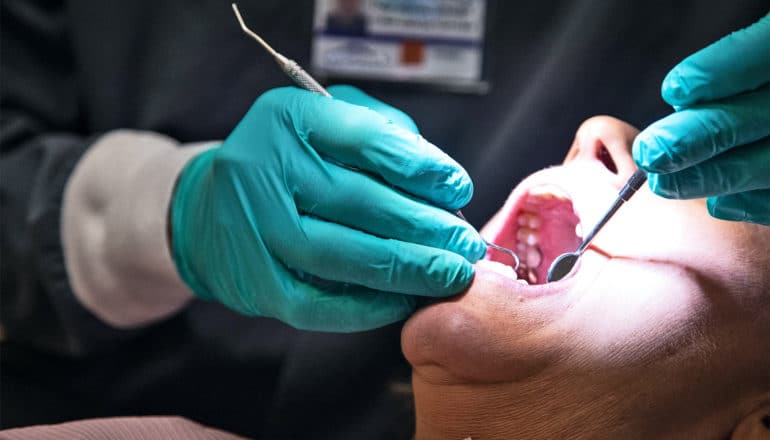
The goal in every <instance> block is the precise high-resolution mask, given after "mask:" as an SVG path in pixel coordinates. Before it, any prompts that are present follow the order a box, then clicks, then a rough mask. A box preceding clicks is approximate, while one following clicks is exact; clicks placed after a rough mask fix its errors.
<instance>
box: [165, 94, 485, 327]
mask: <svg viewBox="0 0 770 440" xmlns="http://www.w3.org/2000/svg"><path fill="white" fill-rule="evenodd" d="M330 92H331V93H332V95H334V96H336V97H337V98H327V97H323V96H319V95H315V94H313V93H310V92H307V91H304V90H300V89H296V88H292V87H288V88H281V89H275V90H271V91H269V92H267V93H265V94H264V95H262V96H261V97H260V98H259V99H257V101H256V102H255V103H254V105H253V106H252V107H251V109H250V110H249V111H248V113H247V114H246V116H244V118H243V120H241V122H240V123H239V124H238V126H237V127H236V128H235V130H233V132H232V133H231V134H230V135H229V136H228V138H227V139H226V140H225V141H224V143H223V144H222V145H221V146H220V147H218V148H214V149H212V150H209V151H207V152H204V153H202V154H200V155H199V156H196V157H195V158H193V159H192V160H191V162H190V163H189V164H188V165H187V167H185V169H184V171H183V172H182V173H181V175H180V177H179V179H178V183H177V188H176V190H175V193H174V197H173V200H172V206H171V221H172V247H173V254H174V260H175V262H176V265H177V269H178V271H179V273H180V274H181V276H182V278H183V279H184V280H185V282H186V283H187V284H188V285H189V286H190V288H191V289H192V290H193V291H194V292H195V294H196V295H197V296H199V297H201V298H204V299H211V300H216V301H220V302H222V303H224V304H225V305H226V306H228V307H230V308H232V309H234V310H236V311H238V312H240V313H243V314H246V315H253V316H267V317H274V318H277V319H279V320H281V321H284V322H286V323H288V324H290V325H292V326H294V327H297V328H300V329H308V330H323V331H339V332H350V331H360V330H366V329H371V328H376V327H379V326H383V325H385V324H389V323H392V322H395V321H398V320H401V319H404V318H406V317H407V316H408V315H409V314H410V313H411V312H412V311H413V310H414V308H415V303H416V298H415V296H414V295H419V296H428V297H443V296H448V295H452V294H455V293H458V292H460V291H462V290H463V289H465V288H466V287H467V286H468V285H469V283H470V281H471V279H472V277H473V267H472V266H471V263H470V262H469V261H475V260H477V259H479V258H481V257H482V256H483V255H484V253H485V252H486V246H485V245H484V243H483V242H482V240H481V237H480V236H479V235H478V233H477V232H476V231H475V230H474V229H473V228H472V227H470V226H469V225H467V224H466V223H465V222H463V221H461V220H460V219H458V218H457V217H455V216H454V215H453V214H451V213H450V212H449V211H447V210H456V209H458V208H460V207H462V206H464V205H465V204H466V203H467V202H468V201H469V200H470V198H471V194H472V192H473V187H472V183H471V180H470V178H469V176H468V174H467V173H466V172H465V170H463V169H462V168H461V167H460V166H459V165H458V164H457V163H456V162H455V161H453V160H452V159H451V158H449V156H447V155H446V154H444V153H443V152H442V151H440V150H439V149H438V148H437V147H435V146H434V145H432V144H430V143H429V142H427V141H426V140H425V139H424V138H422V137H421V136H419V135H418V134H417V133H416V127H415V125H414V123H413V122H412V121H411V119H410V118H409V117H408V116H406V115H405V114H404V113H402V112H400V111H398V110H396V109H394V108H392V107H390V106H388V105H386V104H384V103H382V102H380V101H377V100H375V99H374V98H371V97H369V96H367V95H365V94H364V93H363V92H361V91H359V90H357V89H354V88H352V87H344V86H340V87H332V88H330ZM340 98H344V99H346V100H349V101H351V102H353V104H351V103H349V102H345V101H343V100H341V99H340ZM354 104H360V106H359V105H354ZM340 164H344V165H346V166H341V165H340ZM351 168H355V169H351ZM359 170H360V171H359ZM298 273H299V274H300V276H298ZM302 274H304V275H302ZM306 275H311V276H312V277H315V278H316V280H315V281H317V278H320V279H322V280H326V281H332V282H331V283H330V282H326V281H324V282H315V281H314V280H311V279H310V277H307V276H306ZM309 281H313V282H309ZM341 283H350V285H343V284H341ZM319 286H321V287H319Z"/></svg>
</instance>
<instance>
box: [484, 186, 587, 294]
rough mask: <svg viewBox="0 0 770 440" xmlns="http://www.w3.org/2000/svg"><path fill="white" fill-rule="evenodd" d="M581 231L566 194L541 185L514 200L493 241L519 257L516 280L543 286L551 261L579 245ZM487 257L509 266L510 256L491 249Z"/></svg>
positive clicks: (554, 187) (557, 188) (558, 189)
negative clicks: (519, 262)
mask: <svg viewBox="0 0 770 440" xmlns="http://www.w3.org/2000/svg"><path fill="white" fill-rule="evenodd" d="M581 229H582V228H581V224H580V219H579V218H578V216H577V214H575V211H574V209H573V206H572V201H571V200H570V197H569V196H568V195H567V194H566V192H564V191H563V190H561V188H559V187H557V186H554V185H540V186H536V187H533V188H530V189H529V190H528V191H527V192H526V193H525V194H524V195H523V196H522V197H521V198H520V199H519V200H518V201H516V203H515V204H514V205H513V209H511V210H510V211H509V212H508V213H507V217H506V218H505V219H504V224H503V226H502V228H501V229H500V231H499V233H498V234H497V236H495V237H493V240H492V242H493V243H495V244H498V245H500V246H503V247H506V248H508V249H511V250H513V251H515V252H516V254H517V255H518V256H519V258H520V260H521V264H520V265H519V269H518V270H517V271H516V272H517V276H518V278H519V279H523V280H525V281H526V282H527V283H529V284H545V282H546V276H547V274H548V267H549V266H550V265H551V262H553V260H554V259H556V257H558V256H559V255H561V254H562V253H564V252H571V251H574V250H575V249H576V248H577V247H578V246H579V245H580V242H581V241H582V235H583V233H582V230H581ZM487 258H488V259H490V260H492V261H497V262H501V263H504V264H509V265H511V264H512V261H511V257H510V256H508V255H506V254H504V253H502V252H499V251H495V250H493V249H491V248H490V250H489V251H488V254H487Z"/></svg>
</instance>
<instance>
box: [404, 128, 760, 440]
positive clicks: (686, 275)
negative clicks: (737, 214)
mask: <svg viewBox="0 0 770 440" xmlns="http://www.w3.org/2000/svg"><path fill="white" fill-rule="evenodd" d="M637 132H638V130H636V129H635V128H633V127H632V126H630V125H628V124H626V123H624V122H621V121H619V120H617V119H614V118H610V117H607V116H600V117H594V118H591V119H589V120H588V121H586V122H584V123H583V124H582V125H581V127H580V128H579V130H578V131H577V134H576V137H575V141H574V143H573V145H572V148H571V149H570V151H569V153H568V155H567V159H566V160H565V163H564V164H563V165H562V166H558V167H553V168H548V169H545V170H543V171H540V172H538V173H535V174H533V175H532V176H530V177H528V178H527V179H525V180H524V181H523V182H522V183H521V184H520V185H519V186H517V188H516V189H515V190H514V191H513V193H512V194H511V196H510V198H509V200H508V201H507V202H506V204H505V206H504V207H503V208H502V210H501V211H500V212H499V213H498V214H497V215H496V216H495V217H494V218H493V219H492V220H490V222H489V223H488V224H487V225H486V226H485V227H484V229H483V230H482V235H483V236H484V237H485V238H486V239H489V240H491V241H493V242H495V240H497V239H499V238H500V236H501V235H500V234H501V231H502V230H503V229H504V225H505V223H506V221H515V220H511V219H510V218H509V217H510V215H511V212H515V210H516V207H517V206H518V205H517V204H518V203H520V200H521V199H522V197H523V196H524V195H525V194H527V192H528V191H529V190H530V189H532V188H536V187H538V186H541V185H555V186H556V187H558V188H560V189H562V190H564V191H565V192H566V193H567V194H569V196H570V197H571V199H572V203H573V207H574V210H575V212H576V213H577V215H578V217H579V218H580V222H581V225H583V227H584V228H585V229H586V230H587V229H589V228H590V227H592V226H593V224H594V223H595V222H596V221H597V220H598V219H599V218H600V217H601V215H602V214H603V213H604V211H605V210H606V209H607V208H608V207H609V206H610V204H611V203H612V201H613V200H614V199H615V197H616V196H617V193H618V191H619V189H620V188H621V187H622V186H623V185H624V183H625V181H626V180H627V179H628V177H629V176H630V175H631V174H632V173H633V172H634V171H635V169H636V168H635V166H634V163H633V160H632V159H631V155H630V148H631V147H630V146H631V143H632V141H633V138H634V136H635V135H636V134H637ZM602 149H604V150H605V151H606V152H609V156H610V157H611V161H612V163H613V164H614V168H616V170H617V173H613V172H612V171H610V169H608V166H607V165H606V163H607V160H606V158H605V159H604V161H603V160H601V159H600V156H601V154H600V151H602ZM401 342H402V349H403V352H404V354H405V356H406V357H407V359H408V360H409V362H410V363H411V364H412V366H413V378H412V382H413V390H414V396H415V405H416V417H417V425H416V438H417V439H466V438H472V439H474V440H478V439H485V438H490V439H491V438H494V439H497V438H500V439H507V438H572V439H575V438H577V439H580V438H627V439H628V438H640V439H642V438H645V439H646V438H682V439H685V438H686V439H693V438H704V439H708V438H715V439H717V438H730V437H731V436H732V438H770V428H768V427H767V426H766V425H770V228H768V227H764V226H759V225H752V224H748V223H735V222H726V221H720V220H716V219H714V218H712V217H710V216H709V215H708V213H707V211H706V207H705V202H704V200H686V201H683V200H666V199H663V198H660V197H658V196H656V195H654V194H652V193H651V192H650V190H649V189H648V188H647V186H646V185H645V186H644V187H643V188H641V189H640V190H639V191H638V193H637V195H636V196H635V197H634V198H633V199H632V200H631V201H630V203H626V205H625V206H624V207H623V208H622V209H621V210H620V211H619V212H618V214H617V215H616V216H615V218H613V219H612V220H611V221H610V222H609V223H608V224H607V225H606V226H605V228H604V229H603V230H602V232H601V233H600V234H599V235H597V237H596V238H595V240H594V242H593V244H592V246H590V247H589V249H588V250H587V251H586V253H585V254H584V255H583V257H582V258H581V261H580V263H579V266H578V268H577V270H576V271H575V272H573V274H571V275H569V276H568V277H567V278H565V279H564V280H562V281H559V282H556V283H550V284H547V285H540V286H526V285H523V284H521V283H519V282H517V281H515V280H512V279H511V278H509V277H507V276H505V275H502V274H500V273H498V272H497V271H494V270H489V269H488V264H485V263H484V262H480V263H479V264H478V265H477V270H476V276H475V278H474V281H473V283H472V285H471V287H470V288H469V289H468V290H467V291H466V292H464V293H463V294H461V295H459V296H457V297H454V298H452V299H451V300H448V301H445V302H439V303H436V304H433V305H431V306H428V307H426V308H424V309H422V310H420V311H419V312H417V313H416V314H415V315H414V316H413V317H412V318H411V319H410V320H409V321H408V322H407V323H406V325H405V326H404V329H403V332H402V341H401Z"/></svg>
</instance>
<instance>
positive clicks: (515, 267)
mask: <svg viewBox="0 0 770 440" xmlns="http://www.w3.org/2000/svg"><path fill="white" fill-rule="evenodd" d="M455 215H456V216H457V217H459V218H460V220H462V221H464V222H465V223H468V219H466V218H465V216H464V215H463V212H462V211H460V210H459V209H458V210H457V211H455ZM482 241H484V244H486V245H487V246H489V247H491V248H492V249H495V250H498V251H500V252H502V253H505V254H508V255H510V256H511V258H513V261H514V262H515V264H514V266H513V270H514V271H517V270H519V265H520V264H521V261H520V260H519V256H518V255H516V253H515V252H513V251H512V250H510V249H508V248H504V247H502V246H498V245H496V244H494V243H490V242H488V241H486V240H484V239H483V238H482Z"/></svg>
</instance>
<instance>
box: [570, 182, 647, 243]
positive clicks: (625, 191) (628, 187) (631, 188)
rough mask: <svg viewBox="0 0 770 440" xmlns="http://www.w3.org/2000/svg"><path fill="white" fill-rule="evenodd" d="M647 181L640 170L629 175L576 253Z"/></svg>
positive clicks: (589, 241)
mask: <svg viewBox="0 0 770 440" xmlns="http://www.w3.org/2000/svg"><path fill="white" fill-rule="evenodd" d="M646 181H647V175H646V174H645V173H644V171H642V170H636V172H635V173H634V174H632V175H631V177H630V178H629V179H628V181H627V182H626V184H625V185H624V186H623V188H622V189H621V190H620V192H619V193H618V197H617V198H616V199H615V202H613V203H612V206H610V209H608V210H607V212H606V213H605V214H604V216H603V217H602V218H601V220H599V222H598V223H596V226H594V228H593V229H591V232H589V233H588V235H586V237H585V238H584V239H583V242H582V243H581V244H580V247H579V248H578V249H577V251H576V252H577V254H582V253H583V252H584V251H585V250H586V248H587V247H588V245H589V244H591V241H592V240H593V239H594V237H595V236H596V234H597V233H599V231H600V230H601V229H602V228H603V227H604V225H605V224H606V223H607V222H608V221H609V220H610V219H611V218H612V216H614V215H615V213H616V212H618V210H619V209H620V207H621V206H623V203H625V202H627V201H629V200H630V199H631V196H633V195H634V194H636V190H638V189H639V188H641V186H642V185H643V184H644V182H646Z"/></svg>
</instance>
